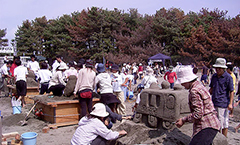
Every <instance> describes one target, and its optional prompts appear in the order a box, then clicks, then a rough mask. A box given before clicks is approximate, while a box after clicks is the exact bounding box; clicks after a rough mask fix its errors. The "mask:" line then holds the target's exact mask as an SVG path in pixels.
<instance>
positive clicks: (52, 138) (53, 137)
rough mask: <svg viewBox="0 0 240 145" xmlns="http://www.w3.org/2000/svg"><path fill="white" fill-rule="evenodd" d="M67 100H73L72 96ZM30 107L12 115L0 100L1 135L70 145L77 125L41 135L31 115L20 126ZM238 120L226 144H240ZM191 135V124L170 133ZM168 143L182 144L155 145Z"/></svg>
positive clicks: (232, 121)
mask: <svg viewBox="0 0 240 145" xmlns="http://www.w3.org/2000/svg"><path fill="white" fill-rule="evenodd" d="M162 80H163V79H162V78H159V81H160V82H161V81H162ZM135 87H136V86H135ZM54 98H55V99H58V100H60V99H66V98H64V97H54ZM54 98H48V97H46V98H45V99H54ZM67 99H74V96H72V97H70V98H67ZM125 105H126V107H127V114H129V115H131V114H132V112H131V107H132V106H133V105H134V104H133V103H132V102H128V101H126V102H125ZM31 107H32V104H27V106H26V108H22V114H15V115H13V114H12V107H11V98H9V97H3V98H0V110H1V112H2V116H3V121H2V124H3V127H2V133H10V132H19V133H20V134H23V133H25V132H36V133H38V136H37V145H69V144H70V140H71V138H72V136H73V134H74V132H75V130H76V128H77V125H71V126H65V127H59V128H58V129H50V130H49V131H48V133H43V132H42V129H43V127H44V126H47V123H46V122H44V121H42V120H39V119H37V118H36V117H34V115H33V114H31V115H30V117H29V119H28V124H27V125H25V126H21V123H20V121H22V120H23V119H24V117H25V116H26V114H27V112H28V111H29V110H30V108H31ZM234 115H238V116H239V114H234ZM238 120H239V119H234V118H230V121H229V131H228V138H227V140H228V143H229V144H232V145H236V144H240V131H239V132H238V133H235V130H234V127H236V126H237V124H239V123H240V122H237V121H238ZM121 123H124V121H123V122H117V123H116V124H114V126H115V125H119V124H121ZM113 128H114V127H113ZM176 129H177V128H176ZM176 129H175V130H176ZM175 132H178V133H175ZM179 132H180V134H179ZM191 134H192V124H186V125H184V126H183V127H182V128H180V129H177V131H172V132H171V135H172V136H176V135H180V136H179V138H186V139H190V137H191ZM161 135H162V134H161V132H154V131H153V132H152V134H151V136H150V137H153V138H154V137H156V136H161ZM163 135H164V134H163ZM165 135H166V134H165ZM166 136H167V135H166ZM139 137H141V135H139ZM162 138H165V136H162ZM170 141H171V138H170ZM169 143H170V144H179V143H180V144H182V143H183V142H182V141H181V140H173V141H172V142H167V143H166V142H163V141H158V143H157V144H169Z"/></svg>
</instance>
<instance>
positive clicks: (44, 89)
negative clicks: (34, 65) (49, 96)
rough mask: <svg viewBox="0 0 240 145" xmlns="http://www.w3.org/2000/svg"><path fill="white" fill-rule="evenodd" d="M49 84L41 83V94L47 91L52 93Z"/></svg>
mask: <svg viewBox="0 0 240 145" xmlns="http://www.w3.org/2000/svg"><path fill="white" fill-rule="evenodd" d="M48 85H49V83H41V89H40V94H41V95H42V94H44V93H45V92H46V93H50V91H49V89H48Z"/></svg>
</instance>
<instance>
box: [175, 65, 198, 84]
mask: <svg viewBox="0 0 240 145" xmlns="http://www.w3.org/2000/svg"><path fill="white" fill-rule="evenodd" d="M177 77H178V79H177V81H176V84H183V83H186V82H191V81H193V80H194V79H196V78H198V76H196V75H195V74H193V70H192V67H190V66H185V67H180V68H179V69H178V70H177Z"/></svg>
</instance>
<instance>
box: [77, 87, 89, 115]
mask: <svg viewBox="0 0 240 145" xmlns="http://www.w3.org/2000/svg"><path fill="white" fill-rule="evenodd" d="M83 91H84V90H83ZM83 91H81V92H83ZM78 99H79V104H80V107H81V114H80V116H81V118H82V117H83V116H85V115H86V114H87V111H88V113H90V112H91V111H92V98H82V97H80V92H79V93H78Z"/></svg>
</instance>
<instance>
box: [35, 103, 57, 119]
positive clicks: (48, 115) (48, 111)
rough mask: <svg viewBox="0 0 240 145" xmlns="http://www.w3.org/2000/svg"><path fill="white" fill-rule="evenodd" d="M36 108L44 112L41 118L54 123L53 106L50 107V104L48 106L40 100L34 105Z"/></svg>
mask: <svg viewBox="0 0 240 145" xmlns="http://www.w3.org/2000/svg"><path fill="white" fill-rule="evenodd" d="M36 108H37V109H40V108H41V109H42V112H43V113H44V115H43V120H44V121H47V122H50V123H55V119H54V116H55V108H54V107H51V106H48V105H45V104H43V103H41V102H39V103H38V104H37V105H36Z"/></svg>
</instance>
